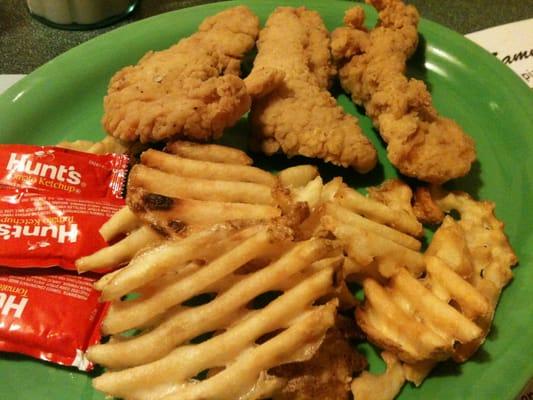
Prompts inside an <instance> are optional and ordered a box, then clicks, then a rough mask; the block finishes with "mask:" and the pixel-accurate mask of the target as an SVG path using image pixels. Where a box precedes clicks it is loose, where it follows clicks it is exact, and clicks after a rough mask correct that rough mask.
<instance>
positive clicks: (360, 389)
mask: <svg viewBox="0 0 533 400" xmlns="http://www.w3.org/2000/svg"><path fill="white" fill-rule="evenodd" d="M381 357H382V358H383V361H385V364H386V365H387V369H386V370H385V372H384V373H382V374H381V375H374V374H371V373H370V372H366V371H365V372H363V373H362V374H361V375H360V376H359V377H357V378H356V379H354V380H353V382H352V393H353V395H354V397H355V398H356V399H357V400H392V399H394V398H395V397H396V395H397V394H398V393H399V392H400V390H401V389H402V386H403V385H404V383H405V377H404V372H403V369H402V364H401V362H400V361H398V359H397V358H396V357H395V356H394V355H393V354H391V353H387V352H385V351H384V352H383V353H381Z"/></svg>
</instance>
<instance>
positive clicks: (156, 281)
mask: <svg viewBox="0 0 533 400" xmlns="http://www.w3.org/2000/svg"><path fill="white" fill-rule="evenodd" d="M213 232H216V230H215V231H213V230H209V231H208V232H206V233H202V232H199V233H195V234H193V235H191V236H189V237H188V238H186V239H183V240H180V241H178V242H176V243H174V241H168V242H169V243H168V246H172V250H173V254H172V257H169V258H168V260H169V261H170V260H172V263H171V264H172V265H170V264H164V265H163V264H161V263H159V266H158V267H157V268H156V270H157V273H156V272H154V271H152V269H153V268H154V267H150V265H153V260H152V258H154V257H155V258H154V260H155V261H159V258H158V257H159V255H162V256H163V258H165V259H166V257H167V256H166V255H165V253H166V252H167V251H168V250H167V249H166V247H165V248H161V245H160V246H158V247H156V248H154V249H152V250H150V251H148V252H147V253H145V254H148V255H147V256H144V254H140V255H139V256H137V257H148V258H146V259H143V260H142V262H139V261H138V260H136V259H135V258H134V259H133V260H132V261H131V262H130V265H129V266H128V267H126V268H124V269H122V270H119V271H115V272H113V273H112V278H111V279H109V280H107V281H106V282H105V285H102V286H103V288H102V289H103V293H104V294H105V293H106V291H107V293H108V295H109V290H112V294H111V295H109V296H110V297H111V298H114V299H115V300H114V302H113V303H112V307H111V311H110V313H109V315H108V316H107V318H106V321H105V327H106V330H107V331H108V332H115V333H119V332H122V331H123V330H127V329H130V328H139V329H141V330H142V329H144V328H145V327H149V329H147V330H146V331H143V332H141V333H140V334H139V335H137V336H134V337H131V338H128V339H127V340H124V338H123V337H122V336H121V335H115V336H113V337H112V338H111V340H110V341H109V342H108V343H106V344H101V345H97V346H93V347H91V348H90V350H89V352H88V357H89V358H90V359H91V360H92V361H94V362H98V363H100V364H103V365H105V366H107V367H109V368H111V369H113V372H107V373H105V374H103V375H102V376H100V377H98V378H96V379H95V380H94V386H95V388H97V389H98V390H101V391H103V392H105V393H107V394H110V395H114V396H119V397H123V398H125V399H141V398H153V399H159V398H165V399H167V398H168V399H173V398H175V399H206V398H210V399H215V398H217V399H218V398H220V399H233V398H242V399H248V398H249V399H256V398H262V397H269V396H271V395H272V394H273V392H274V391H276V390H278V389H279V388H280V387H281V386H282V385H283V383H284V380H283V379H281V378H277V377H274V376H270V375H269V374H268V372H267V371H268V370H269V369H270V368H273V367H275V366H278V365H280V364H283V363H288V362H298V361H304V360H307V359H309V358H310V357H311V356H312V355H313V354H314V352H315V351H316V350H317V349H318V347H319V346H320V344H321V342H322V340H323V337H324V335H325V333H326V331H327V330H328V329H329V328H330V327H331V326H332V325H333V323H334V315H335V312H336V307H337V302H336V301H333V300H332V301H330V302H327V303H325V304H324V303H323V302H320V303H318V304H323V305H314V304H315V303H316V302H317V300H319V299H324V298H331V295H332V294H333V292H334V290H335V287H334V285H335V284H336V283H335V282H338V278H336V277H335V276H336V274H337V269H336V268H339V267H340V265H341V262H340V261H341V259H340V258H339V257H338V256H339V255H340V254H341V247H340V245H339V244H338V243H336V242H335V241H331V240H326V239H310V240H307V241H304V242H291V235H292V234H291V232H290V230H288V229H287V228H286V227H284V226H281V225H266V226H265V225H259V226H254V227H251V228H245V229H241V230H237V231H236V232H231V234H230V235H226V236H224V235H222V236H213ZM226 233H227V232H226ZM206 238H209V242H210V243H211V244H210V246H209V247H207V248H206V246H205V240H204V239H206ZM187 241H188V242H189V245H186V246H185V249H182V250H180V251H178V250H177V249H178V248H181V247H183V246H184V245H183V243H184V242H187ZM193 245H194V246H196V245H198V246H199V247H194V246H193ZM193 247H194V248H195V251H192V250H193ZM157 248H159V250H155V249H157ZM189 250H190V251H192V253H190V256H189V257H184V256H183V254H185V251H189ZM178 253H180V254H181V253H183V254H182V256H179V255H178ZM193 253H194V254H193ZM187 254H189V253H187ZM150 260H152V261H150ZM192 260H200V261H201V260H203V262H201V263H199V264H198V263H197V264H190V261H192ZM187 262H189V264H184V263H187ZM132 265H133V267H132ZM139 265H140V267H139ZM167 265H168V267H167ZM180 265H183V266H182V267H180ZM147 266H148V267H147ZM163 267H164V268H163ZM250 267H253V268H250ZM128 268H129V269H130V270H135V273H133V274H132V273H131V272H124V271H127V269H128ZM137 269H139V272H141V271H142V272H143V274H142V279H143V283H142V284H139V282H141V281H139V280H136V279H140V276H139V277H138V272H137ZM163 269H164V270H166V271H167V273H166V274H161V272H162V270H163ZM124 274H126V275H127V276H124ZM121 275H122V277H121ZM156 276H157V278H156ZM132 277H133V280H134V281H135V284H128V285H126V286H125V287H127V288H128V290H135V291H137V292H138V293H139V294H140V296H139V297H138V298H136V299H132V300H120V296H122V294H125V293H124V292H125V290H123V289H120V290H118V291H117V290H116V285H114V284H113V282H115V283H116V282H117V281H119V280H120V279H122V281H124V280H126V282H129V279H132ZM102 279H105V276H104V278H102ZM110 288H112V289H110ZM272 290H282V293H281V295H279V297H277V298H276V299H275V300H273V301H272V302H270V304H268V305H266V307H264V308H259V309H257V308H256V307H255V306H252V304H253V300H254V299H256V298H258V296H259V297H260V295H263V294H264V293H268V292H270V291H272ZM206 293H215V294H216V296H215V297H214V299H212V300H210V301H208V302H207V303H204V304H201V305H198V306H196V307H191V306H188V305H186V300H189V299H191V298H195V297H196V296H198V295H201V294H206ZM162 313H163V314H162ZM140 314H142V315H140ZM124 321H126V322H124ZM209 332H217V334H216V335H214V336H212V337H211V338H210V339H208V340H206V341H204V342H202V343H199V344H192V342H191V343H190V344H186V343H187V342H188V341H190V340H191V339H193V338H195V337H198V336H199V335H201V334H206V333H209ZM207 369H208V370H210V371H212V373H209V374H208V377H207V379H205V380H203V381H197V380H195V378H194V377H195V376H196V375H197V374H198V373H200V372H201V371H204V370H207Z"/></svg>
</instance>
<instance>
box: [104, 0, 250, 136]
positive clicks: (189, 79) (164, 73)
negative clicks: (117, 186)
mask: <svg viewBox="0 0 533 400" xmlns="http://www.w3.org/2000/svg"><path fill="white" fill-rule="evenodd" d="M258 31H259V20H258V18H257V17H256V16H255V15H253V14H252V13H251V11H250V10H249V9H247V8H246V7H242V6H241V7H234V8H231V9H228V10H226V11H223V12H221V13H219V14H217V15H214V16H212V17H209V18H207V19H206V20H205V21H204V22H203V23H202V24H201V25H200V27H199V31H198V32H196V33H194V34H193V35H191V36H190V37H188V38H185V39H182V40H181V41H180V42H178V43H177V44H176V45H174V46H172V47H170V48H169V49H167V50H163V51H159V52H149V53H147V54H146V55H145V56H144V57H143V58H142V59H141V60H140V61H139V63H138V64H137V65H135V66H129V67H125V68H123V69H122V70H120V71H118V72H117V73H116V74H115V75H114V76H113V78H112V79H111V82H110V84H109V88H108V94H107V96H106V97H105V98H104V116H103V119H102V123H103V125H104V128H105V130H106V131H107V132H108V133H109V134H110V135H113V136H115V137H117V138H119V139H122V140H125V141H134V140H140V141H141V142H156V141H161V140H168V139H171V138H182V137H186V138H190V139H194V140H200V141H206V140H209V139H211V138H217V137H220V136H221V135H222V132H223V130H224V128H226V127H228V126H231V125H233V124H234V123H236V122H237V121H238V120H239V118H240V117H241V116H242V115H243V114H244V113H245V112H246V111H248V109H249V108H250V104H251V100H250V96H249V95H248V92H247V91H246V86H245V84H244V82H243V81H242V80H241V79H240V78H239V77H238V74H239V69H240V59H241V58H242V57H243V55H244V53H245V52H247V51H248V50H250V49H251V48H252V47H253V46H254V44H255V38H256V37H257V34H258ZM191 60H194V62H191Z"/></svg>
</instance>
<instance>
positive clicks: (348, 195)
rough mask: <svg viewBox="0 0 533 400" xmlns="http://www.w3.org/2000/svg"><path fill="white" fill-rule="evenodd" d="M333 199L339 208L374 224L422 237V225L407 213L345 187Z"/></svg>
mask: <svg viewBox="0 0 533 400" xmlns="http://www.w3.org/2000/svg"><path fill="white" fill-rule="evenodd" d="M335 198H336V199H337V201H338V202H339V204H340V205H341V206H343V207H345V208H347V209H349V210H352V211H354V212H356V213H358V214H360V215H363V216H365V217H367V218H370V219H372V220H374V221H375V222H379V223H381V224H384V225H388V226H390V227H392V228H395V229H397V230H399V231H401V232H404V233H407V234H409V235H411V236H415V237H418V236H420V235H422V225H421V224H420V222H418V221H417V219H416V217H414V216H413V215H410V214H409V213H407V212H399V210H398V209H394V208H391V207H390V206H388V205H387V204H384V203H382V202H380V201H378V200H375V199H373V198H372V197H366V196H363V195H362V194H360V193H358V192H357V191H355V190H353V189H350V188H348V187H347V186H344V187H342V188H341V189H340V190H339V191H337V193H336V194H335ZM400 211H401V210H400Z"/></svg>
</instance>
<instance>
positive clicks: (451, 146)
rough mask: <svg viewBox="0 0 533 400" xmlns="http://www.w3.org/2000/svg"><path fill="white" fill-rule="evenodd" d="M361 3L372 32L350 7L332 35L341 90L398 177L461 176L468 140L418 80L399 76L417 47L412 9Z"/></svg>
mask: <svg viewBox="0 0 533 400" xmlns="http://www.w3.org/2000/svg"><path fill="white" fill-rule="evenodd" d="M367 2H369V3H370V4H372V5H373V6H374V7H376V9H377V10H378V11H379V22H378V24H377V26H376V27H375V28H374V29H372V30H371V31H370V32H368V31H367V30H366V28H365V27H364V26H363V22H364V18H365V16H364V11H363V9H362V8H360V7H355V8H352V9H350V10H348V11H347V13H346V15H345V17H344V22H345V25H346V26H345V27H342V28H338V29H336V30H335V31H334V32H333V33H332V42H331V47H332V53H333V57H334V59H335V60H336V62H337V63H338V64H339V66H340V69H339V77H340V81H341V84H342V86H343V88H344V89H345V90H346V91H347V92H348V93H350V94H351V96H352V99H353V101H354V102H355V103H356V104H359V105H363V106H364V107H365V110H366V113H367V115H368V116H369V117H370V118H372V121H373V123H374V125H375V126H376V128H378V129H379V131H380V133H381V136H382V137H383V139H384V140H385V142H387V152H388V156H389V159H390V161H391V162H392V164H393V165H394V166H396V168H398V169H399V170H400V172H402V173H403V174H405V175H408V176H411V177H415V178H418V179H420V180H423V181H427V182H432V183H443V182H445V181H447V180H450V179H453V178H457V177H460V176H464V175H466V174H467V173H468V171H469V170H470V166H471V164H472V162H473V161H474V160H475V157H476V154H475V148H474V142H473V140H472V139H471V138H470V137H469V136H467V135H466V134H465V132H464V131H463V130H462V129H461V127H460V126H459V125H458V124H457V123H455V122H454V121H452V120H451V119H448V118H444V117H442V116H440V115H439V114H438V112H437V111H436V110H435V108H434V107H433V105H432V99H431V95H430V93H429V92H428V90H427V88H426V85H425V84H424V83H423V82H422V81H419V80H416V79H408V78H407V77H406V76H405V70H406V61H407V59H408V58H409V57H410V56H411V55H412V54H413V53H414V51H415V50H416V47H417V45H418V32H417V25H418V20H419V15H418V12H417V10H416V9H415V8H414V7H413V6H410V5H405V4H404V3H403V2H401V1H400V0H367Z"/></svg>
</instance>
